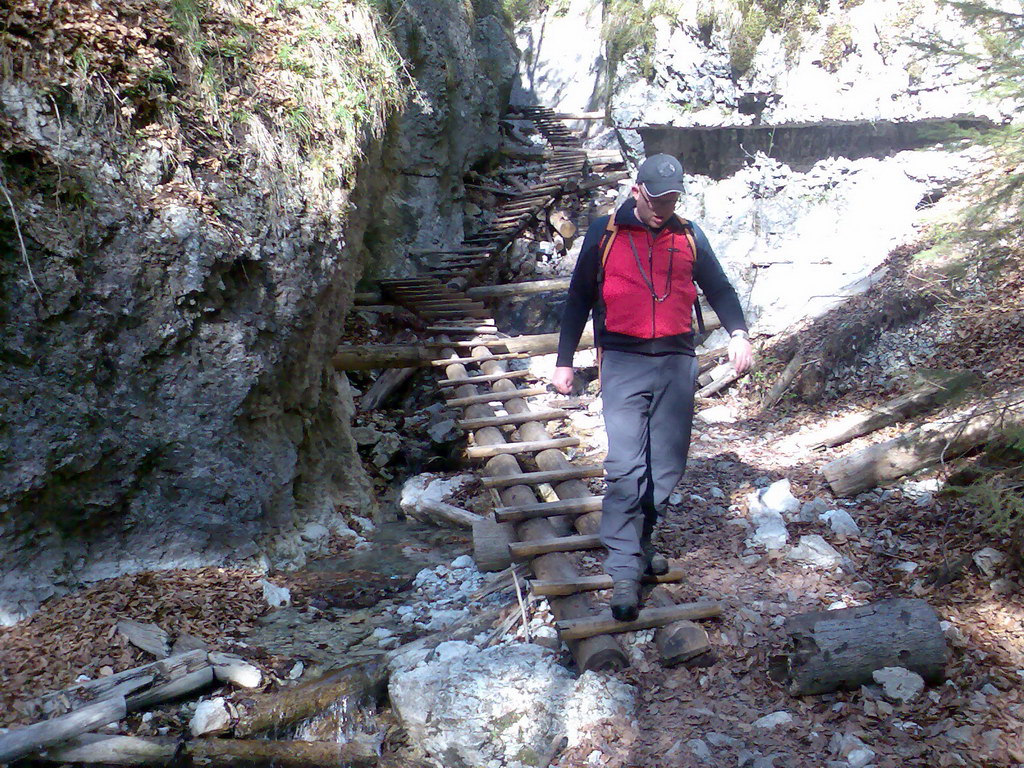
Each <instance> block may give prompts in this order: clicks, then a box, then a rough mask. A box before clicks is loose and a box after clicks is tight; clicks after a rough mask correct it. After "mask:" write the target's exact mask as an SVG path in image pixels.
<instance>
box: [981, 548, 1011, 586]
mask: <svg viewBox="0 0 1024 768" xmlns="http://www.w3.org/2000/svg"><path fill="white" fill-rule="evenodd" d="M973 560H974V564H975V565H976V566H978V570H979V571H981V572H982V573H983V574H984V575H985V577H986V578H989V579H992V578H995V575H996V573H997V572H998V571H999V566H1000V565H1002V564H1003V562H1005V560H1006V555H1004V554H1003V553H1002V552H1000V551H999V550H998V549H993V548H992V547H985V548H984V549H980V550H978V551H977V552H975V553H974V556H973Z"/></svg>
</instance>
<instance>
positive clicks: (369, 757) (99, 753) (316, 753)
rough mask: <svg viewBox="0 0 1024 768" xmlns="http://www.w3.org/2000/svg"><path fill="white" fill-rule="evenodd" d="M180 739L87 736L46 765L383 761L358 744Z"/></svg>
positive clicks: (282, 767) (312, 766)
mask: <svg viewBox="0 0 1024 768" xmlns="http://www.w3.org/2000/svg"><path fill="white" fill-rule="evenodd" d="M178 749H179V745H178V742H177V741H175V740H174V739H168V738H148V739H147V738H139V737H137V736H101V735H96V734H87V735H84V736H80V737H79V738H77V739H75V740H73V741H72V742H70V743H69V744H67V745H66V746H63V747H60V748H58V749H51V750H48V751H47V752H46V753H45V754H43V755H40V759H41V760H46V761H48V762H57V763H81V764H85V765H90V764H91V765H96V764H99V765H127V766H161V765H181V764H183V762H182V760H183V759H184V761H185V762H188V763H189V764H192V765H202V766H210V767H211V768H218V767H220V768H235V767H236V766H237V768H270V767H271V766H278V767H279V768H322V766H325V765H331V766H338V768H370V767H371V766H376V765H377V764H378V762H379V758H378V756H377V755H376V753H374V752H373V750H372V749H370V748H369V747H368V746H366V745H363V744H359V743H358V742H350V743H348V744H337V743H334V742H318V741H268V740H263V739H258V740H241V739H193V740H191V741H188V742H185V743H184V744H182V745H181V755H180V756H179V755H178Z"/></svg>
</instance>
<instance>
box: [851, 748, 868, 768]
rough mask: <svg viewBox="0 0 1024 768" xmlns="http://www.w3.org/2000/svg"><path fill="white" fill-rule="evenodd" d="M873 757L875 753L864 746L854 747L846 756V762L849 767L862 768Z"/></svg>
mask: <svg viewBox="0 0 1024 768" xmlns="http://www.w3.org/2000/svg"><path fill="white" fill-rule="evenodd" d="M874 759H875V753H874V752H872V751H871V750H870V749H867V748H866V747H865V748H861V749H855V750H853V751H852V752H850V754H848V755H847V756H846V762H847V763H849V764H850V768H864V766H866V765H868V764H870V763H871V761H872V760H874Z"/></svg>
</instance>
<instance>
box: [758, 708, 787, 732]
mask: <svg viewBox="0 0 1024 768" xmlns="http://www.w3.org/2000/svg"><path fill="white" fill-rule="evenodd" d="M792 722H793V716H792V715H791V714H789V712H786V711H783V710H780V711H778V712H772V713H771V714H770V715H765V716H764V717H759V718H758V719H757V720H755V721H754V722H753V723H751V725H752V726H753V727H754V728H763V729H764V730H771V729H772V728H778V727H779V726H780V725H789V724H790V723H792Z"/></svg>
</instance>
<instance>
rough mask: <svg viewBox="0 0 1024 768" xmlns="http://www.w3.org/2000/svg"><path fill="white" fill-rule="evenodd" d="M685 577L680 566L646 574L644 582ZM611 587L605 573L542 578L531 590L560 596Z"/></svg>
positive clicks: (671, 582)
mask: <svg viewBox="0 0 1024 768" xmlns="http://www.w3.org/2000/svg"><path fill="white" fill-rule="evenodd" d="M684 578H685V575H684V573H683V571H682V570H680V569H679V568H674V569H672V570H670V571H669V572H668V573H663V574H662V575H660V576H653V575H647V576H644V577H643V579H642V581H643V583H644V584H675V583H677V582H680V581H682V580H683V579H684ZM611 588H612V577H611V576H609V575H607V574H604V573H602V574H598V575H596V576H580V577H579V578H576V579H567V580H565V581H554V580H542V579H533V580H531V581H530V591H532V592H533V594H535V595H537V596H538V597H559V596H561V595H575V594H576V593H578V592H594V591H597V590H599V589H611Z"/></svg>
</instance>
